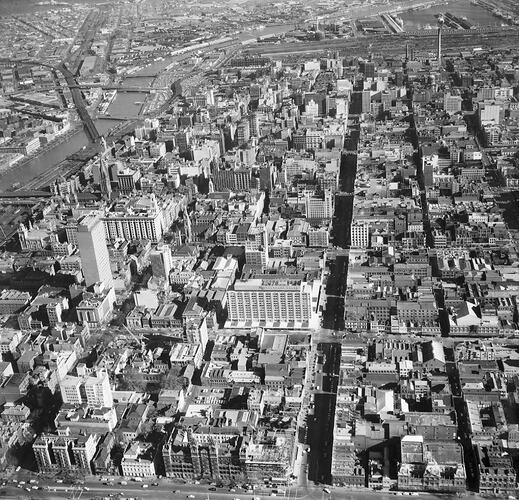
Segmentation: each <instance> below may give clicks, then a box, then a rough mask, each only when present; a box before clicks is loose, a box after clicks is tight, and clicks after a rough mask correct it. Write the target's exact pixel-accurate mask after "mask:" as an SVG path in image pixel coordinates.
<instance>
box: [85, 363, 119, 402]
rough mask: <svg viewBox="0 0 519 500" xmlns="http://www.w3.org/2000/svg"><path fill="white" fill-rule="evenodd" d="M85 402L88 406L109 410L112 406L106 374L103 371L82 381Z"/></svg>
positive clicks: (110, 390) (110, 391) (110, 389)
mask: <svg viewBox="0 0 519 500" xmlns="http://www.w3.org/2000/svg"><path fill="white" fill-rule="evenodd" d="M83 387H84V388H85V395H86V402H87V404H88V405H89V406H94V407H103V408H111V407H112V406H113V404H114V400H113V398H112V388H111V387H110V379H109V377H108V373H107V372H105V371H103V372H101V373H98V374H97V375H96V376H90V377H87V378H86V379H85V380H84V383H83Z"/></svg>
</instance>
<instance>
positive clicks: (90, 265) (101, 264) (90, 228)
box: [77, 214, 112, 286]
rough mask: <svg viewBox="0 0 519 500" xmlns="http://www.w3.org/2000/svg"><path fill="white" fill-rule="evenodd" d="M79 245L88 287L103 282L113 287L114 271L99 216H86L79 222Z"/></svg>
mask: <svg viewBox="0 0 519 500" xmlns="http://www.w3.org/2000/svg"><path fill="white" fill-rule="evenodd" d="M77 243H78V248H79V256H80V257H81V265H82V268H83V276H84V277H85V282H86V285H87V286H91V285H93V284H95V283H97V282H98V281H102V282H104V283H106V284H107V285H108V286H111V285H112V270H111V268H110V257H109V255H108V248H107V246H106V236H105V230H104V225H103V222H102V221H101V219H100V218H99V217H98V216H97V215H95V214H91V215H85V216H84V217H83V218H82V219H80V220H79V223H78V226H77Z"/></svg>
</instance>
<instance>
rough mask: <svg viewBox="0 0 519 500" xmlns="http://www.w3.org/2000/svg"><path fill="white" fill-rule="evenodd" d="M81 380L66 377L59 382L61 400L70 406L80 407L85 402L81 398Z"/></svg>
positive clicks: (70, 376)
mask: <svg viewBox="0 0 519 500" xmlns="http://www.w3.org/2000/svg"><path fill="white" fill-rule="evenodd" d="M81 380H82V379H81V378H80V377H74V376H72V375H66V376H65V377H63V379H62V380H60V381H59V388H60V391H61V399H62V400H63V402H64V403H66V404H70V405H80V404H81V403H82V402H83V399H82V397H81Z"/></svg>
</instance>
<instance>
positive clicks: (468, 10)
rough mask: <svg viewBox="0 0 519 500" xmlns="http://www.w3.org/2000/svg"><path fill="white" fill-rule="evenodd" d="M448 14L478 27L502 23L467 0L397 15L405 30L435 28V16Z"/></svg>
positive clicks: (457, 0) (458, 0) (456, 0)
mask: <svg viewBox="0 0 519 500" xmlns="http://www.w3.org/2000/svg"><path fill="white" fill-rule="evenodd" d="M445 12H450V13H451V14H454V15H455V16H458V17H463V16H464V17H466V18H467V19H468V20H469V21H470V22H471V23H472V24H474V25H478V26H496V25H497V26H499V25H501V23H502V22H503V21H502V19H499V18H497V17H495V16H493V15H492V13H491V12H489V11H488V10H486V9H484V8H483V7H480V6H479V5H474V4H472V3H470V1H469V0H453V1H450V2H448V3H447V4H442V5H437V6H435V7H430V8H428V9H423V10H414V11H408V12H404V13H402V14H399V16H400V17H401V18H402V20H403V21H404V28H405V29H406V30H413V29H419V28H424V27H426V26H430V27H433V28H434V27H436V18H435V17H434V16H435V15H437V14H441V13H445Z"/></svg>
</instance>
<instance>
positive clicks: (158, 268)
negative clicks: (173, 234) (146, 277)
mask: <svg viewBox="0 0 519 500" xmlns="http://www.w3.org/2000/svg"><path fill="white" fill-rule="evenodd" d="M150 261H151V270H152V272H153V276H155V277H157V278H164V279H166V280H168V281H169V273H170V271H171V268H172V267H173V260H172V257H171V247H170V246H169V245H157V248H156V249H155V250H153V251H152V252H150Z"/></svg>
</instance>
